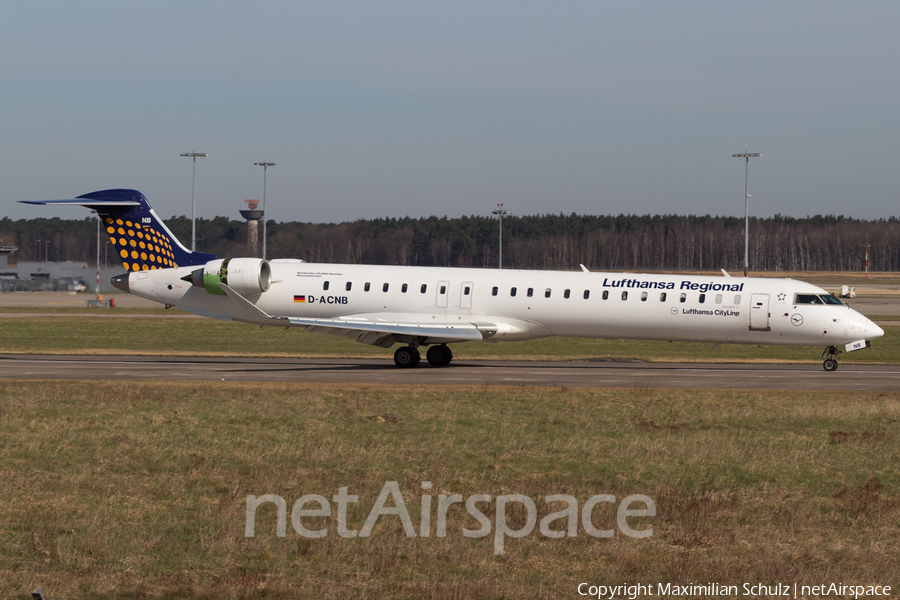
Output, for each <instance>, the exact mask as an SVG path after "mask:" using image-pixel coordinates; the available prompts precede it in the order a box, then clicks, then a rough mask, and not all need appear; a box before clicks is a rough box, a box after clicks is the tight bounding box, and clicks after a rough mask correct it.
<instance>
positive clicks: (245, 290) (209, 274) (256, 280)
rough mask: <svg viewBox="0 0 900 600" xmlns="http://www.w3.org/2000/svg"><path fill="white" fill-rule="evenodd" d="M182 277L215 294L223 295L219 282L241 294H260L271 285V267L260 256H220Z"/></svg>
mask: <svg viewBox="0 0 900 600" xmlns="http://www.w3.org/2000/svg"><path fill="white" fill-rule="evenodd" d="M184 279H185V280H186V281H190V282H191V283H192V284H193V285H196V286H198V287H200V286H202V287H204V288H206V291H207V292H208V293H210V294H215V295H217V296H224V295H225V292H223V291H222V288H220V287H219V284H220V283H224V284H225V285H227V286H228V287H230V288H231V289H233V290H234V291H236V292H237V293H238V294H241V295H247V294H261V293H263V292H265V291H267V290H268V289H269V286H270V285H272V267H270V266H269V263H268V262H266V261H264V260H262V259H261V258H220V259H216V260H211V261H209V262H208V263H206V265H205V266H204V267H203V268H202V269H197V270H195V271H194V272H193V273H191V274H190V275H189V276H186V277H184Z"/></svg>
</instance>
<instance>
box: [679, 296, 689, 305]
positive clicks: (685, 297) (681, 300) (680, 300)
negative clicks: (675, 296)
mask: <svg viewBox="0 0 900 600" xmlns="http://www.w3.org/2000/svg"><path fill="white" fill-rule="evenodd" d="M686 300H687V294H681V298H679V302H681V303H682V304H683V303H684V302H685V301H686Z"/></svg>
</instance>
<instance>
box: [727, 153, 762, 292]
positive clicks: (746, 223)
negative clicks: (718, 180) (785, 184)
mask: <svg viewBox="0 0 900 600" xmlns="http://www.w3.org/2000/svg"><path fill="white" fill-rule="evenodd" d="M731 156H733V157H734V158H743V159H744V160H745V161H746V165H745V166H744V277H746V276H747V270H748V269H749V266H750V263H749V259H748V255H749V254H750V193H749V188H748V187H747V183H748V178H749V175H750V159H751V158H758V157H760V156H762V154H759V153H756V152H742V153H741V154H732V155H731Z"/></svg>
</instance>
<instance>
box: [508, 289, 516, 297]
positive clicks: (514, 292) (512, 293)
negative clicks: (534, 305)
mask: <svg viewBox="0 0 900 600" xmlns="http://www.w3.org/2000/svg"><path fill="white" fill-rule="evenodd" d="M509 295H510V296H512V297H515V295H516V288H510V290H509Z"/></svg>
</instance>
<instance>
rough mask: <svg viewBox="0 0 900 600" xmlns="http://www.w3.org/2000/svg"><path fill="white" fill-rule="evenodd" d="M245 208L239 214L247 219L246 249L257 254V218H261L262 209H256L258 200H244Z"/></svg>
mask: <svg viewBox="0 0 900 600" xmlns="http://www.w3.org/2000/svg"><path fill="white" fill-rule="evenodd" d="M244 202H246V203H247V210H242V211H241V216H242V217H244V218H245V219H247V249H248V250H250V251H251V252H252V253H253V254H254V255H256V254H259V250H258V248H259V220H260V219H262V218H263V211H261V210H256V207H257V206H259V200H244Z"/></svg>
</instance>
